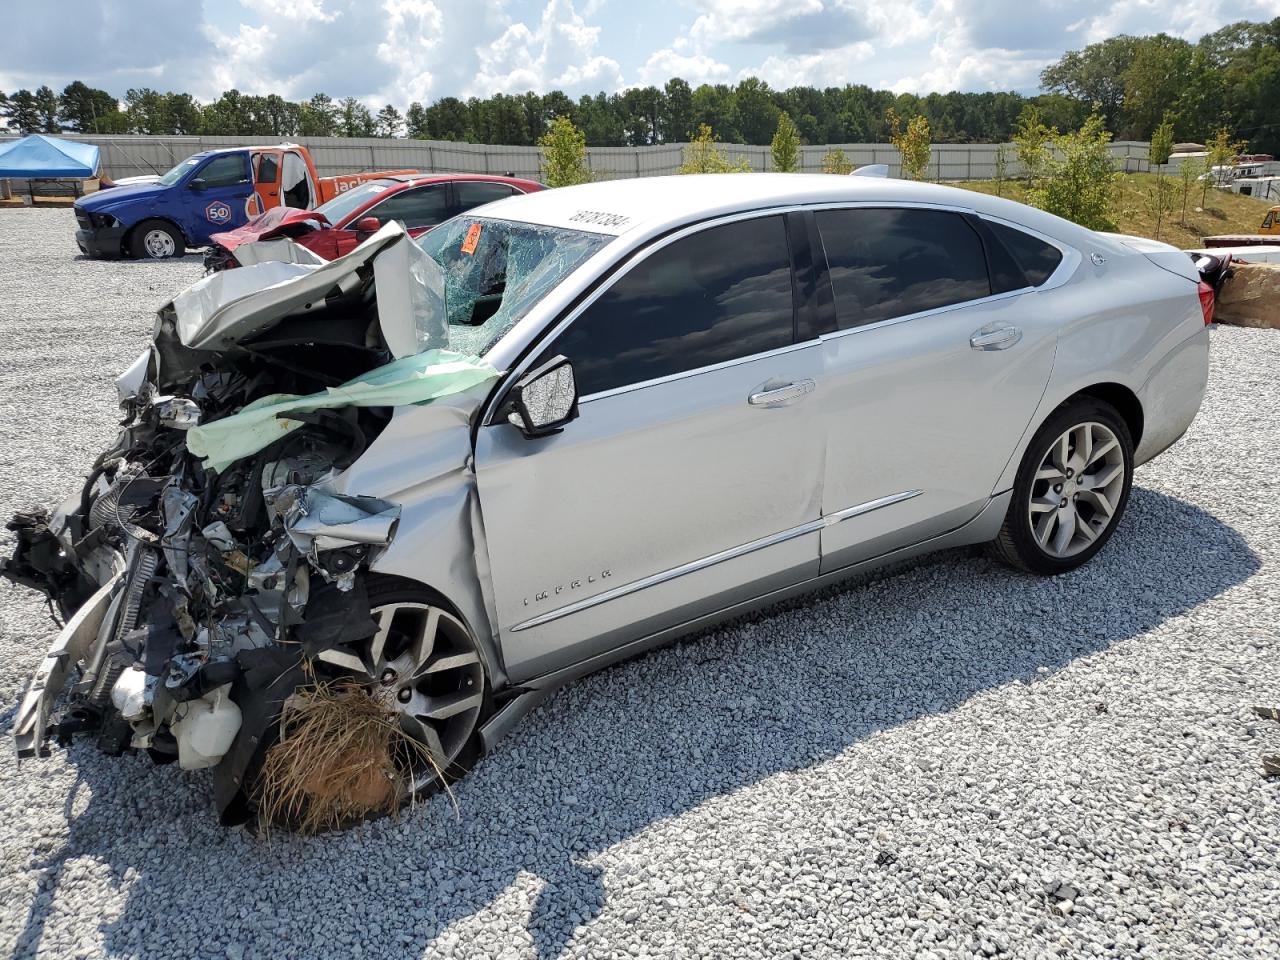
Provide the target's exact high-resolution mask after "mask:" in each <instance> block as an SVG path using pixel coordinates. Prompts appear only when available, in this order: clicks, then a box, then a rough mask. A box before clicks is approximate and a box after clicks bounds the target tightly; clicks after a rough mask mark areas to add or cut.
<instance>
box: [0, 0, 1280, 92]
mask: <svg viewBox="0 0 1280 960" xmlns="http://www.w3.org/2000/svg"><path fill="white" fill-rule="evenodd" d="M1275 16H1280V0H1194V2H1190V0H642V2H638V0H216V2H202V0H186V2H174V0H47V2H45V3H44V4H42V5H41V8H40V14H39V15H38V16H30V17H27V16H23V17H20V18H19V17H13V16H10V17H7V18H6V28H7V29H5V30H4V31H3V32H0V90H10V91H11V90H14V89H16V88H19V87H24V86H27V87H35V86H38V85H39V84H41V83H48V84H50V85H51V86H53V87H55V88H56V89H61V88H62V86H64V85H65V84H66V83H68V82H69V81H71V80H74V79H81V80H84V81H86V82H88V83H90V84H92V85H93V86H98V87H103V88H105V89H107V90H109V91H111V92H112V93H115V94H117V95H121V94H123V93H124V91H125V90H126V89H128V88H129V87H134V86H150V87H155V88H157V89H160V90H175V91H186V92H189V93H192V94H194V95H195V96H196V97H197V98H198V99H201V100H209V99H212V98H213V97H215V96H216V95H217V94H218V93H219V92H221V91H222V90H225V89H227V88H229V87H236V88H237V89H239V90H240V91H242V92H245V93H257V94H266V93H279V94H281V95H283V96H285V97H289V98H292V99H302V98H305V97H308V96H310V95H311V94H312V93H315V92H317V91H324V92H326V93H329V94H330V95H331V96H334V97H343V96H347V95H354V96H357V97H360V98H362V99H364V100H366V101H368V102H369V103H370V104H372V105H375V106H376V105H380V104H381V103H384V102H392V103H395V104H397V105H398V106H400V107H401V108H402V109H403V107H404V106H405V105H406V104H407V103H409V102H410V101H412V100H421V101H429V100H434V99H438V98H439V97H443V96H450V95H452V96H460V97H467V96H472V95H476V96H487V95H490V94H493V93H497V92H507V93H517V92H522V91H525V90H536V91H539V92H542V91H546V90H550V89H557V88H558V89H562V90H565V91H567V92H568V93H570V94H572V95H575V96H576V95H580V94H582V93H588V92H590V93H594V92H597V91H599V90H606V91H614V90H618V89H622V88H624V87H628V86H634V85H643V84H648V83H654V84H661V83H663V82H665V81H666V80H667V79H668V78H669V77H671V76H680V77H684V78H685V79H686V80H688V81H689V82H690V83H693V84H695V85H696V84H698V83H700V82H703V81H710V82H720V81H725V82H730V81H735V80H737V79H739V78H741V77H744V76H752V75H754V76H758V77H761V78H762V79H764V80H766V81H767V82H768V83H770V84H772V85H773V86H775V87H787V86H793V85H796V84H811V85H816V86H829V85H839V84H844V83H866V84H869V85H871V86H874V87H887V88H890V89H893V90H896V91H911V92H917V93H924V92H929V91H933V90H940V91H946V90H954V89H958V90H1009V89H1013V90H1020V91H1024V92H1032V91H1034V90H1035V89H1036V77H1037V75H1038V73H1039V71H1040V69H1041V68H1042V67H1043V66H1044V65H1045V64H1046V63H1049V62H1051V61H1053V60H1055V59H1056V58H1057V57H1058V56H1060V55H1061V53H1062V52H1063V51H1064V50H1069V49H1072V48H1076V47H1080V46H1082V45H1084V44H1086V43H1090V42H1093V41H1095V40H1100V39H1103V38H1105V37H1108V36H1112V35H1114V34H1117V33H1156V32H1159V31H1160V30H1164V31H1166V32H1169V33H1174V34H1178V35H1180V36H1183V37H1187V38H1189V39H1195V38H1197V37H1199V36H1200V35H1201V34H1203V33H1206V32H1209V31H1211V30H1215V29H1217V28H1218V27H1220V26H1222V25H1224V24H1226V23H1230V22H1232V21H1235V20H1241V19H1270V18H1271V17H1275Z"/></svg>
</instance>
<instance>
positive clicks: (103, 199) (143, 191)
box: [75, 183, 169, 213]
mask: <svg viewBox="0 0 1280 960" xmlns="http://www.w3.org/2000/svg"><path fill="white" fill-rule="evenodd" d="M168 189H169V188H168V187H162V186H160V184H159V183H135V184H129V185H127V186H121V187H111V188H110V189H109V190H99V191H98V192H97V193H91V194H89V195H88V196H85V197H81V198H80V199H79V200H77V201H76V203H75V208H76V210H83V211H84V212H85V213H111V212H112V210H114V209H116V208H118V207H124V206H128V205H129V204H131V203H136V202H137V201H139V200H147V199H150V198H152V197H158V196H160V195H161V194H162V193H164V192H165V191H167V190H168Z"/></svg>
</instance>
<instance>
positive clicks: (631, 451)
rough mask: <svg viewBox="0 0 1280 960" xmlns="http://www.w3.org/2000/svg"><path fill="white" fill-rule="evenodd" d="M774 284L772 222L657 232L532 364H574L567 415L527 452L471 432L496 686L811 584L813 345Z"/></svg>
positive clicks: (499, 427)
mask: <svg viewBox="0 0 1280 960" xmlns="http://www.w3.org/2000/svg"><path fill="white" fill-rule="evenodd" d="M805 250H806V251H807V247H805ZM806 256H807V252H806ZM792 274H793V270H792V264H791V262H790V257H789V255H788V230H787V222H786V219H785V218H784V217H783V216H782V215H772V216H764V217H752V218H747V219H738V220H735V221H732V222H724V223H719V224H716V225H713V226H707V227H699V228H691V229H689V230H685V231H683V232H681V233H678V234H675V235H673V236H671V237H669V238H667V239H666V240H664V241H661V242H659V243H657V244H655V245H654V246H652V247H651V248H649V249H646V250H644V251H643V252H641V253H640V254H638V255H637V256H636V257H635V258H634V259H633V260H632V261H631V262H630V263H629V264H628V265H627V266H625V267H624V268H623V270H622V272H621V274H620V275H619V276H616V277H615V278H614V279H613V280H611V282H610V283H609V284H608V285H607V287H605V288H604V289H602V290H600V291H599V292H598V293H597V294H596V295H594V296H593V297H592V298H591V299H590V300H588V301H587V303H586V304H585V305H583V306H581V307H579V308H577V310H576V311H575V313H574V314H572V315H571V316H570V318H569V319H568V320H567V321H566V322H565V323H564V324H563V325H562V326H561V328H560V329H559V330H558V332H557V333H556V334H555V335H554V336H553V337H552V338H550V340H549V342H548V344H547V345H546V346H545V347H544V348H542V349H541V350H540V351H539V355H538V358H537V359H536V360H535V361H533V363H532V364H531V365H537V364H541V363H543V362H545V361H546V360H549V359H551V358H553V357H556V356H559V355H563V356H566V357H568V358H569V359H570V361H572V363H573V365H574V373H575V377H576V379H577V383H578V391H579V395H580V403H579V410H580V415H579V417H578V418H577V419H576V420H574V421H572V422H570V423H569V424H568V425H567V426H566V427H565V428H564V430H563V431H562V432H561V433H559V434H556V435H554V436H550V437H545V438H539V439H528V438H526V437H525V436H524V435H523V434H522V433H521V432H520V431H519V430H518V429H517V428H516V427H514V426H511V425H510V424H508V423H507V422H506V421H505V420H502V419H499V420H498V422H494V423H490V424H489V425H487V426H484V427H482V428H481V429H480V431H479V434H478V437H477V443H476V462H475V466H476V476H477V481H478V485H479V492H480V501H481V509H482V512H483V517H484V525H485V535H486V539H487V541H488V547H489V562H490V566H491V568H492V576H493V588H494V594H495V598H496V606H497V617H498V623H499V631H500V634H501V637H502V647H503V655H504V658H505V662H506V665H507V669H508V671H509V672H510V673H511V674H512V676H513V677H515V678H516V679H522V678H528V677H530V676H535V675H538V674H541V673H545V672H547V671H550V670H554V669H557V668H559V667H562V666H566V665H568V664H570V663H573V662H577V661H581V660H585V659H588V658H590V657H592V656H594V655H597V654H602V653H605V652H607V651H609V650H610V649H612V648H614V647H616V646H619V645H621V644H623V643H626V642H627V641H629V640H633V639H637V638H640V637H643V636H646V635H649V634H652V633H654V632H657V631H660V630H663V629H665V628H668V627H672V626H675V625H678V624H680V623H684V622H687V621H689V620H692V619H694V618H696V617H698V616H701V615H703V614H707V613H711V612H714V611H716V610H718V609H722V608H724V607H726V606H728V605H731V604H733V603H735V602H738V601H742V600H746V599H750V598H752V597H756V596H760V595H762V594H765V593H768V592H770V591H772V590H775V589H777V588H780V587H782V586H784V585H787V584H790V583H793V582H795V581H798V580H802V579H805V578H807V577H810V576H812V575H814V574H815V573H816V570H817V562H818V536H817V532H816V529H817V525H818V523H820V521H819V520H818V509H819V503H820V497H819V487H820V477H821V464H822V452H823V451H822V448H823V437H822V435H821V429H820V421H819V418H818V417H817V416H816V403H817V392H819V391H820V390H821V386H820V385H819V384H818V383H817V379H818V367H819V362H820V352H821V347H820V344H819V342H818V341H817V339H816V338H812V339H808V340H801V341H799V342H798V341H797V335H796V330H797V324H799V323H800V321H801V320H802V319H803V317H802V312H803V311H805V310H807V306H806V304H805V303H804V302H803V298H797V295H796V293H795V290H796V287H795V284H794V282H793V276H792ZM808 276H809V277H810V280H811V277H812V275H811V274H809V275H808ZM811 288H812V283H811V282H810V284H809V286H808V289H810V290H811ZM802 328H803V327H802Z"/></svg>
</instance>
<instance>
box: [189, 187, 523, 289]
mask: <svg viewBox="0 0 1280 960" xmlns="http://www.w3.org/2000/svg"><path fill="white" fill-rule="evenodd" d="M545 189H546V187H544V186H543V185H542V184H540V183H538V182H536V181H534V180H521V179H519V178H517V177H491V176H485V175H483V174H437V175H422V174H415V175H402V176H391V177H383V178H381V179H378V180H370V181H368V182H367V183H362V184H360V185H359V186H357V187H352V188H351V189H350V190H348V191H346V192H345V193H340V194H338V195H337V196H336V197H334V198H333V199H332V200H329V201H328V202H326V203H322V204H321V205H320V206H318V207H316V208H315V209H314V210H299V209H296V208H294V207H276V208H274V209H272V210H268V211H267V212H266V213H264V214H262V215H261V216H258V217H254V218H253V219H252V220H250V221H249V222H248V223H246V224H245V225H244V226H243V227H237V228H236V229H235V230H228V231H226V232H225V233H215V234H213V236H212V237H211V240H212V245H211V246H210V247H209V250H208V252H207V253H206V254H205V258H204V264H205V267H206V268H207V269H208V270H209V271H210V272H211V273H212V272H214V271H216V270H226V269H228V268H229V267H235V266H238V263H237V261H236V258H235V257H234V256H233V255H232V251H234V250H235V249H236V247H238V246H240V245H241V244H242V243H252V242H253V241H255V240H272V239H275V238H277V237H289V238H291V239H292V240H293V241H294V242H295V243H298V244H300V245H302V246H304V247H306V248H307V249H308V250H310V251H312V252H313V253H315V254H316V255H317V256H320V257H323V258H324V259H326V260H336V259H337V258H338V257H341V256H343V255H344V254H346V253H350V252H351V251H352V250H354V249H355V247H356V246H357V244H359V243H360V242H361V241H362V240H364V239H365V238H366V237H368V236H369V235H370V234H372V233H375V232H377V230H378V228H379V227H381V226H382V225H383V224H384V223H386V222H387V221H388V220H399V221H400V223H401V224H402V225H403V226H404V227H405V229H406V230H408V231H409V234H410V236H414V237H420V236H422V234H424V233H426V232H427V231H428V230H430V229H431V228H432V227H434V226H435V225H436V224H439V223H444V221H446V220H448V219H449V218H450V217H454V216H457V215H458V214H460V213H462V212H464V211H466V210H470V209H471V208H472V207H478V206H480V205H481V204H484V203H490V202H492V201H494V200H501V199H503V198H504V197H510V196H513V195H515V194H518V193H533V192H535V191H537V190H545Z"/></svg>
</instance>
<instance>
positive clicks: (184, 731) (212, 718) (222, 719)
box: [169, 683, 240, 770]
mask: <svg viewBox="0 0 1280 960" xmlns="http://www.w3.org/2000/svg"><path fill="white" fill-rule="evenodd" d="M173 716H174V719H173V720H172V722H170V724H169V729H170V730H172V731H173V735H174V737H175V738H176V739H177V741H178V765H179V766H180V767H182V768H183V769H184V770H199V769H201V768H204V767H212V766H214V765H215V764H217V762H218V761H219V760H221V759H222V756H223V754H225V753H226V752H227V750H229V749H230V748H231V741H233V740H234V739H235V737H236V733H237V732H239V730H240V708H239V707H238V706H236V704H235V701H233V700H232V699H231V684H229V683H228V684H226V685H224V686H221V687H217V688H216V689H214V690H212V691H211V692H209V693H207V694H205V695H204V696H203V697H200V698H199V699H197V700H190V701H187V702H186V703H183V704H181V705H180V706H178V707H177V708H175V710H174V712H173Z"/></svg>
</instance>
